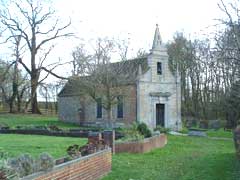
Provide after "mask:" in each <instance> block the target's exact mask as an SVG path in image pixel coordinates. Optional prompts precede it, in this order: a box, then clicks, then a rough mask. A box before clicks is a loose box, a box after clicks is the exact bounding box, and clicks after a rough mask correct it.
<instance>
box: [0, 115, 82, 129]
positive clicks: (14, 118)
mask: <svg viewBox="0 0 240 180" xmlns="http://www.w3.org/2000/svg"><path fill="white" fill-rule="evenodd" d="M1 123H4V124H7V125H8V126H10V127H16V126H24V125H27V126H29V125H33V126H44V125H47V126H48V125H56V126H58V127H59V128H63V129H68V128H77V127H79V126H77V125H74V124H70V123H64V122H60V121H59V120H58V119H57V117H56V116H44V115H29V114H8V113H4V114H0V124H1Z"/></svg>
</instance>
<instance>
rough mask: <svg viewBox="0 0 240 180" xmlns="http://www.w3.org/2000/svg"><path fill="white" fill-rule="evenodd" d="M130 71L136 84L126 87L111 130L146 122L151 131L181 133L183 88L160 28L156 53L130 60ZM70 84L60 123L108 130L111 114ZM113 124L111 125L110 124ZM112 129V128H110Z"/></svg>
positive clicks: (61, 106)
mask: <svg viewBox="0 0 240 180" xmlns="http://www.w3.org/2000/svg"><path fill="white" fill-rule="evenodd" d="M126 68H129V69H130V70H129V71H131V68H132V69H134V68H135V69H136V68H137V69H136V72H137V73H136V74H135V75H132V76H134V77H135V78H134V80H133V81H132V82H130V83H127V84H126V85H124V86H123V87H121V88H122V89H123V92H124V93H123V96H121V97H120V98H119V99H118V101H119V103H118V104H116V105H115V106H114V107H113V108H112V119H111V126H114V127H118V126H129V125H130V124H132V123H133V122H135V121H137V122H144V123H146V124H147V125H148V126H149V127H150V128H152V129H153V128H155V127H156V126H158V125H159V126H162V127H166V128H171V129H175V130H179V129H181V88H180V76H179V74H178V72H176V73H172V72H171V71H170V69H169V67H168V54H167V49H166V47H165V46H164V45H163V43H162V39H161V36H160V32H159V28H158V26H157V27H156V30H155V34H154V40H153V45H152V49H151V50H150V53H149V54H148V55H147V57H144V58H138V59H134V60H129V61H128V65H127V66H126ZM77 92H78V89H77V88H74V86H71V90H69V86H68V85H67V84H66V85H65V87H64V88H63V89H62V91H61V92H60V93H59V96H58V107H59V119H60V120H62V121H65V122H72V123H77V124H82V125H93V126H106V116H107V112H106V111H105V110H104V109H103V107H102V106H101V103H100V102H96V101H95V100H93V99H91V98H90V97H86V96H85V97H83V96H82V95H79V94H78V93H77ZM108 123H109V122H108ZM108 125H109V124H108Z"/></svg>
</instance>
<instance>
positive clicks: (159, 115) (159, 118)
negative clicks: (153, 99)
mask: <svg viewBox="0 0 240 180" xmlns="http://www.w3.org/2000/svg"><path fill="white" fill-rule="evenodd" d="M164 117H165V105H164V104H156V125H157V126H158V125H160V126H162V127H165V118H164Z"/></svg>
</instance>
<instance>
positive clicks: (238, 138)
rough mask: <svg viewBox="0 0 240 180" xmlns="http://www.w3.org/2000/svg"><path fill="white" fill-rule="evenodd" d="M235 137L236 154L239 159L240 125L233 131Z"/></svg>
mask: <svg viewBox="0 0 240 180" xmlns="http://www.w3.org/2000/svg"><path fill="white" fill-rule="evenodd" d="M233 137H234V143H235V148H236V155H237V157H238V159H239V160H240V127H237V128H236V129H235V130H234V131H233Z"/></svg>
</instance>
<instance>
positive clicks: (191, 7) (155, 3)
mask: <svg viewBox="0 0 240 180" xmlns="http://www.w3.org/2000/svg"><path fill="white" fill-rule="evenodd" d="M219 1H220V0H118V1H117V0H52V6H53V7H54V8H53V9H54V10H56V12H57V15H58V16H59V18H60V19H61V20H62V22H67V21H68V20H69V18H71V21H72V25H71V28H69V31H71V32H74V33H76V35H77V36H78V37H79V39H74V38H71V39H69V38H68V39H64V40H59V41H57V46H56V47H55V49H54V51H52V53H51V56H49V62H50V63H51V61H56V60H58V58H61V59H63V60H64V61H70V60H72V59H71V52H72V50H73V48H74V47H75V46H76V45H78V44H80V43H81V42H82V40H84V42H85V43H87V42H88V41H89V40H91V39H96V38H98V37H106V36H107V37H110V38H112V37H114V38H119V39H130V56H131V54H135V53H136V51H137V50H138V49H140V48H143V49H146V50H149V49H150V48H151V45H152V40H153V36H154V31H155V26H156V24H159V29H160V33H161V36H162V39H163V42H165V43H166V42H168V41H170V40H172V37H173V35H174V33H175V32H176V31H183V32H185V35H187V36H189V37H199V36H202V35H203V34H207V33H209V32H211V30H212V28H207V27H208V26H212V25H214V24H216V23H218V22H217V21H216V20H214V19H219V18H221V17H222V16H223V14H222V12H220V10H219V8H218V5H217V3H219ZM56 72H57V74H60V75H63V76H67V75H70V72H71V69H70V67H69V66H64V67H62V68H58V69H57V71H56ZM49 81H53V79H52V78H49Z"/></svg>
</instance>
